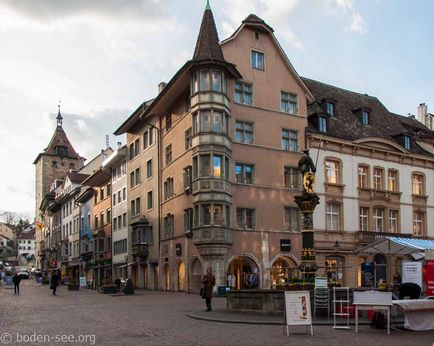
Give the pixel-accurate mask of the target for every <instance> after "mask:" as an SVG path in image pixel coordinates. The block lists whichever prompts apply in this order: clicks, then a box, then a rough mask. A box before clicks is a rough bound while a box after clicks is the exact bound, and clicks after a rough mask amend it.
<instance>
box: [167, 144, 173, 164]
mask: <svg viewBox="0 0 434 346" xmlns="http://www.w3.org/2000/svg"><path fill="white" fill-rule="evenodd" d="M171 162H172V144H169V145H168V146H167V147H166V165H168V164H169V163H171Z"/></svg>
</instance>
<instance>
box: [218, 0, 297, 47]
mask: <svg viewBox="0 0 434 346" xmlns="http://www.w3.org/2000/svg"><path fill="white" fill-rule="evenodd" d="M299 4H300V0H286V1H281V0H251V1H248V0H240V1H236V2H234V1H229V0H225V4H224V6H223V8H224V10H223V14H224V15H225V17H226V18H227V20H226V21H223V23H222V29H223V34H224V36H225V37H228V36H230V35H231V34H232V33H233V32H234V31H235V30H236V28H237V27H238V26H239V25H240V23H241V22H242V21H243V20H244V19H245V18H246V17H247V16H248V15H249V14H250V13H254V14H256V15H258V16H259V17H261V18H263V19H264V20H266V22H267V24H269V25H270V26H272V27H273V28H274V29H275V30H276V32H279V33H280V34H281V35H282V36H283V38H284V39H285V40H286V41H287V42H286V43H287V44H288V45H289V46H291V47H293V48H297V49H302V48H303V47H304V45H303V42H302V41H301V40H300V39H299V38H298V37H297V35H296V34H295V33H294V32H293V31H292V30H291V28H290V26H289V25H288V21H289V20H288V19H289V18H290V17H291V15H292V13H293V12H294V10H295V9H296V8H297V7H298V6H299Z"/></svg>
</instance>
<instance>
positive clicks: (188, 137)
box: [185, 127, 192, 150]
mask: <svg viewBox="0 0 434 346" xmlns="http://www.w3.org/2000/svg"><path fill="white" fill-rule="evenodd" d="M191 131H192V129H191V127H189V128H188V129H187V130H185V150H188V149H190V148H191V147H192V142H191V135H192V134H191Z"/></svg>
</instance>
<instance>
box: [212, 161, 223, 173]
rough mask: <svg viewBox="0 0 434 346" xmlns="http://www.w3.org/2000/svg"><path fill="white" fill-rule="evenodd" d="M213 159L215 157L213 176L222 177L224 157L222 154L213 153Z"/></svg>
mask: <svg viewBox="0 0 434 346" xmlns="http://www.w3.org/2000/svg"><path fill="white" fill-rule="evenodd" d="M212 159H213V177H217V178H221V176H222V161H223V157H222V156H220V155H213V157H212Z"/></svg>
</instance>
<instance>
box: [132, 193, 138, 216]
mask: <svg viewBox="0 0 434 346" xmlns="http://www.w3.org/2000/svg"><path fill="white" fill-rule="evenodd" d="M137 215H140V197H137V198H136V199H133V200H132V201H131V216H137Z"/></svg>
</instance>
